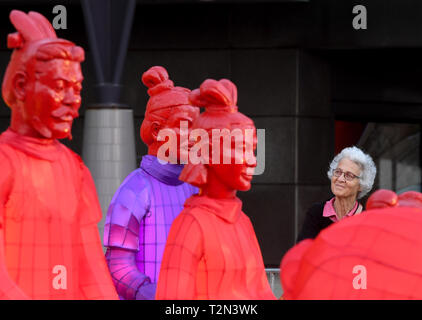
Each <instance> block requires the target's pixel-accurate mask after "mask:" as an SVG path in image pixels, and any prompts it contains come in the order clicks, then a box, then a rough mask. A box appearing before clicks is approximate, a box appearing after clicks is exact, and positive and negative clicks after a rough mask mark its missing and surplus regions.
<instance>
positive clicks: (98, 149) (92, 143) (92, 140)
mask: <svg viewBox="0 0 422 320" xmlns="http://www.w3.org/2000/svg"><path fill="white" fill-rule="evenodd" d="M82 157H83V159H84V162H85V164H86V165H87V166H88V168H89V170H90V171H91V174H92V177H93V179H94V181H95V185H96V188H97V193H98V198H99V201H100V204H101V210H102V213H103V218H102V220H101V222H100V223H99V226H98V229H99V232H100V236H101V237H102V235H103V230H104V221H105V217H106V213H107V209H108V206H109V204H110V202H111V199H112V197H113V195H114V193H115V192H116V190H117V188H118V187H119V186H120V184H121V183H122V181H123V180H124V179H125V177H126V176H127V175H128V174H129V173H130V172H131V171H133V170H134V169H135V168H136V167H137V165H136V153H135V137H134V127H133V111H132V109H111V108H107V109H101V108H95V109H88V110H86V112H85V122H84V141H83V149H82Z"/></svg>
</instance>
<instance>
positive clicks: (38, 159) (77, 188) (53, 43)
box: [0, 10, 117, 299]
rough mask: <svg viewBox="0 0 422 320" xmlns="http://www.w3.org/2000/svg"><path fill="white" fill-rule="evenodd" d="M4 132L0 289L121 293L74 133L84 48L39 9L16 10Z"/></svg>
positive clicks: (16, 295)
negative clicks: (70, 141) (71, 143)
mask: <svg viewBox="0 0 422 320" xmlns="http://www.w3.org/2000/svg"><path fill="white" fill-rule="evenodd" d="M10 20H11V22H12V24H13V25H14V26H15V28H16V29H17V32H16V33H13V34H10V35H9V37H8V47H9V48H11V49H14V50H13V54H12V57H11V59H10V62H9V65H8V67H7V70H6V73H5V75H4V79H3V86H2V94H3V99H4V101H5V102H6V104H7V105H8V106H9V107H10V108H11V110H12V117H11V121H10V127H9V128H8V129H7V130H6V131H5V132H3V133H2V134H1V135H0V166H1V168H2V169H1V170H0V299H25V298H32V299H116V298H117V294H116V291H115V289H114V286H113V283H112V281H111V277H110V274H109V272H108V269H107V265H106V262H105V259H104V255H103V251H102V247H101V241H100V237H99V233H98V229H97V223H98V222H99V221H100V219H101V210H100V206H99V203H98V199H97V194H96V190H95V186H94V182H93V180H92V178H91V175H90V173H89V171H88V169H87V167H86V166H85V165H84V163H83V162H82V160H81V158H80V157H79V156H78V155H76V154H75V153H73V152H72V151H71V150H70V149H68V148H66V147H65V146H64V145H63V144H61V143H60V142H59V141H58V140H57V139H62V138H71V129H72V123H73V119H74V118H75V117H77V116H78V109H79V107H80V104H81V96H80V91H81V89H82V85H81V82H82V72H81V68H80V63H81V62H82V61H83V60H84V50H83V49H82V48H81V47H78V46H76V45H75V44H74V43H72V42H70V41H67V40H64V39H59V38H57V36H56V33H55V31H54V29H53V27H52V26H51V24H50V22H49V21H48V20H47V19H46V18H44V17H43V16H42V15H40V14H38V13H36V12H29V13H28V14H25V13H23V12H21V11H16V10H13V11H12V12H11V14H10Z"/></svg>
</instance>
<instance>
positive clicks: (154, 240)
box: [104, 67, 199, 300]
mask: <svg viewBox="0 0 422 320" xmlns="http://www.w3.org/2000/svg"><path fill="white" fill-rule="evenodd" d="M142 82H143V83H144V84H145V85H146V86H147V87H148V88H149V90H148V94H149V95H150V100H149V101H148V104H147V108H146V112H145V118H144V121H143V123H142V126H141V138H142V141H143V142H144V143H145V144H146V145H147V146H148V155H146V156H143V157H142V161H141V166H140V168H139V169H136V170H135V171H133V172H132V173H131V174H130V175H129V176H128V177H127V178H126V179H125V181H124V182H123V183H122V185H121V186H120V187H119V189H118V190H117V191H116V193H115V195H114V197H113V199H112V201H111V204H110V207H109V209H108V213H107V218H106V222H105V227H104V246H106V247H107V252H106V258H107V261H108V266H109V269H110V272H111V275H112V278H113V281H114V283H115V285H116V289H117V292H118V293H119V296H120V298H122V299H137V300H144V299H154V296H155V289H156V282H157V280H158V274H159V271H160V265H161V259H162V255H163V251H164V247H165V244H166V240H167V235H168V232H169V230H170V226H171V224H172V222H173V220H174V219H175V218H176V216H177V215H178V214H179V213H180V212H181V211H182V209H183V204H184V202H185V200H186V199H187V198H189V197H190V196H191V195H193V194H195V193H197V189H196V188H195V187H192V186H191V185H189V184H187V183H184V182H183V181H180V180H179V174H180V172H181V171H182V169H183V165H181V164H178V163H180V152H177V157H176V158H177V159H171V160H173V161H171V163H167V164H162V163H160V161H159V159H158V158H157V154H159V150H160V147H161V146H163V145H164V143H166V142H165V141H161V140H162V139H158V136H159V132H160V130H163V129H171V130H173V131H174V132H175V134H176V136H177V140H178V141H180V130H179V128H180V127H181V126H180V123H181V122H182V121H186V122H187V123H188V127H190V124H191V123H192V121H193V120H194V119H195V118H196V117H197V116H198V115H199V108H197V107H193V106H191V105H190V103H189V100H188V96H189V93H190V90H188V89H186V88H181V87H174V85H173V82H172V81H171V80H169V77H168V74H167V71H166V70H165V69H164V68H162V67H152V68H150V69H149V70H148V71H147V72H145V73H144V74H143V76H142ZM173 162H174V163H173Z"/></svg>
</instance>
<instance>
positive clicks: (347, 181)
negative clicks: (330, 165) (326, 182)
mask: <svg viewBox="0 0 422 320" xmlns="http://www.w3.org/2000/svg"><path fill="white" fill-rule="evenodd" d="M361 171H362V170H361V168H360V166H359V165H358V164H357V163H356V162H353V161H352V160H349V159H347V158H343V159H341V160H340V162H339V164H338V166H337V169H336V170H334V173H333V176H332V178H331V191H332V192H333V194H334V195H335V196H336V197H340V198H349V197H353V198H355V199H356V198H357V195H358V193H359V191H361V186H360V179H359V178H358V177H359V176H360V175H361V173H362V172H361ZM336 173H337V174H336ZM336 175H339V176H338V177H337V176H336Z"/></svg>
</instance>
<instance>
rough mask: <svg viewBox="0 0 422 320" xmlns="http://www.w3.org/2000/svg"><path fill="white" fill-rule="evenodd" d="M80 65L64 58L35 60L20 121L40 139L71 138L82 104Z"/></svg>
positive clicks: (29, 75) (27, 82) (26, 88)
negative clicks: (29, 127) (30, 128)
mask: <svg viewBox="0 0 422 320" xmlns="http://www.w3.org/2000/svg"><path fill="white" fill-rule="evenodd" d="M82 79H83V77H82V72H81V67H80V63H79V62H77V61H71V60H65V59H52V60H48V61H36V62H35V72H33V73H32V74H28V77H27V81H26V83H25V94H24V96H23V99H24V101H23V102H24V103H23V108H22V110H21V112H22V119H23V121H25V122H26V124H27V125H29V126H31V127H32V128H33V129H34V130H35V131H36V132H38V133H39V135H40V136H41V137H43V138H54V139H63V138H66V137H71V129H72V123H73V119H74V118H76V117H77V116H78V110H79V107H80V105H81V95H80V94H81V89H82Z"/></svg>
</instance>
